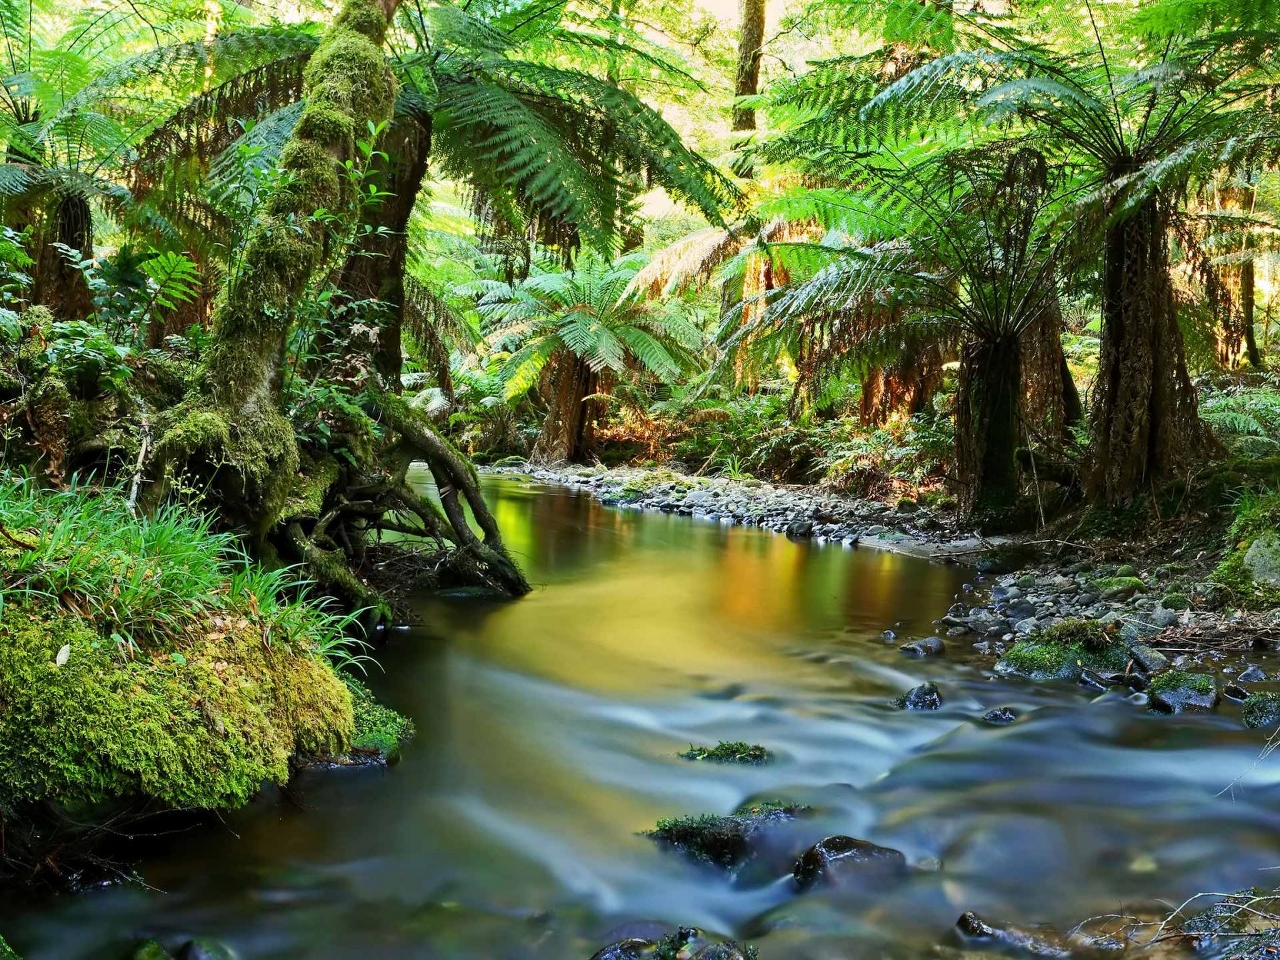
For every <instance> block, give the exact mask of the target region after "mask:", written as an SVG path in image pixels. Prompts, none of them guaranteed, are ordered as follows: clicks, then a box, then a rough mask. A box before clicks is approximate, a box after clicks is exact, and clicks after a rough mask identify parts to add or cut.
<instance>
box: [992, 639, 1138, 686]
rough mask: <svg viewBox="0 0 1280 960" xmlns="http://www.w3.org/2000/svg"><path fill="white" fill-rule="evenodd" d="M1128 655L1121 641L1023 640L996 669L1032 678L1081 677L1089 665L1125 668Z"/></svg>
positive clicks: (1001, 660) (1117, 668)
mask: <svg viewBox="0 0 1280 960" xmlns="http://www.w3.org/2000/svg"><path fill="white" fill-rule="evenodd" d="M1127 662H1128V658H1127V656H1126V654H1125V652H1124V649H1123V648H1122V647H1121V646H1120V644H1108V645H1107V646H1106V647H1105V648H1104V649H1102V650H1091V649H1089V648H1087V647H1085V646H1083V645H1081V644H1078V643H1076V644H1067V643H1057V642H1050V641H1044V640H1037V639H1027V640H1021V641H1019V642H1018V643H1016V644H1014V645H1013V647H1012V648H1010V650H1009V651H1008V652H1007V653H1006V654H1005V655H1004V656H1003V657H1001V658H1000V659H999V660H998V661H997V662H996V671H997V672H999V673H1003V674H1009V675H1013V676H1019V677H1026V678H1028V679H1030V680H1078V679H1079V678H1080V674H1081V673H1082V672H1083V671H1084V670H1085V669H1086V668H1088V669H1090V670H1103V671H1111V670H1123V669H1124V667H1125V665H1126V663H1127Z"/></svg>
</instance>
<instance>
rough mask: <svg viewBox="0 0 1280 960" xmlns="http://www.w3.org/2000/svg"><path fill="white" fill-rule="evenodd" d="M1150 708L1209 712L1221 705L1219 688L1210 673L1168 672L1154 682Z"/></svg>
mask: <svg viewBox="0 0 1280 960" xmlns="http://www.w3.org/2000/svg"><path fill="white" fill-rule="evenodd" d="M1148 691H1149V693H1150V695H1151V701H1150V707H1151V709H1152V710H1158V711H1160V712H1161V713H1208V712H1209V711H1211V710H1213V708H1214V707H1216V706H1217V705H1218V699H1219V695H1218V687H1217V684H1216V683H1215V682H1214V679H1213V677H1211V676H1210V675H1209V674H1207V673H1182V672H1180V671H1169V672H1167V673H1162V674H1160V675H1158V676H1157V677H1155V679H1153V680H1152V681H1151V686H1150V687H1148Z"/></svg>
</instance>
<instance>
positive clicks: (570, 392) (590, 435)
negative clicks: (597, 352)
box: [530, 350, 600, 463]
mask: <svg viewBox="0 0 1280 960" xmlns="http://www.w3.org/2000/svg"><path fill="white" fill-rule="evenodd" d="M599 380H600V378H599V375H598V374H597V373H596V372H595V371H594V370H592V369H591V367H589V366H588V365H587V363H586V362H585V361H584V360H582V358H580V357H578V356H577V355H575V354H573V353H570V352H569V351H567V350H566V351H563V352H562V353H561V354H560V355H559V357H557V358H556V360H555V361H554V363H553V364H552V366H551V367H550V368H549V370H548V372H547V377H546V383H547V385H548V389H547V391H546V394H545V396H546V397H547V401H548V407H549V409H548V411H547V419H546V420H545V421H543V424H542V433H541V435H540V436H539V437H538V442H537V443H535V444H534V447H533V453H532V455H531V456H530V459H531V460H533V461H534V462H535V463H564V462H568V463H582V462H583V461H584V460H585V459H586V458H587V457H588V456H589V455H590V453H591V451H592V449H593V447H594V445H595V422H596V419H597V418H598V416H599V413H600V411H599V410H598V409H596V408H597V406H598V404H597V402H596V401H594V400H588V399H587V398H588V397H590V396H592V395H593V394H595V393H597V392H598V390H599Z"/></svg>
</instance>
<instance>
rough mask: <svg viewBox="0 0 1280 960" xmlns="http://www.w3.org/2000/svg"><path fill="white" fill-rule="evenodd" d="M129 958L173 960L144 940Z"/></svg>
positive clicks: (150, 942) (134, 959)
mask: <svg viewBox="0 0 1280 960" xmlns="http://www.w3.org/2000/svg"><path fill="white" fill-rule="evenodd" d="M0 943H3V941H0ZM0 956H4V953H3V951H0ZM130 960H173V954H171V953H170V952H169V951H168V950H166V949H165V948H164V947H162V946H160V944H158V943H156V941H154V940H145V941H143V942H142V943H140V944H138V946H137V949H135V950H134V951H133V953H132V954H131V955H130Z"/></svg>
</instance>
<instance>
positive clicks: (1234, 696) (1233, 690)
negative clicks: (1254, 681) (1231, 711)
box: [1222, 683, 1249, 702]
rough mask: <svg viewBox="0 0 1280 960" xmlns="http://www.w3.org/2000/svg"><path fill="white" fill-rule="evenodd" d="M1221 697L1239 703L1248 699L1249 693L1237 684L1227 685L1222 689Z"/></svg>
mask: <svg viewBox="0 0 1280 960" xmlns="http://www.w3.org/2000/svg"><path fill="white" fill-rule="evenodd" d="M1222 695H1223V696H1224V697H1226V698H1227V699H1228V700H1235V701H1237V702H1241V701H1244V700H1248V699H1249V691H1248V690H1246V689H1245V688H1244V687H1242V686H1240V684H1238V683H1228V684H1227V685H1226V686H1225V687H1223V688H1222Z"/></svg>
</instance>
